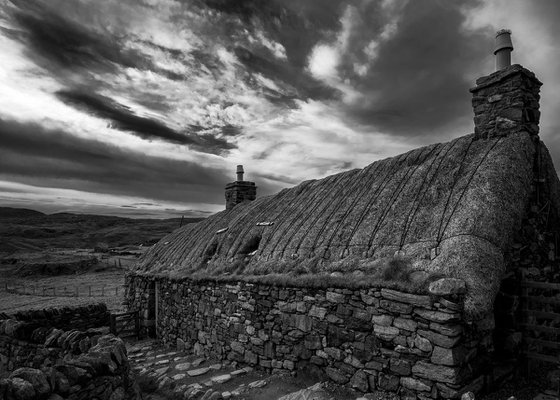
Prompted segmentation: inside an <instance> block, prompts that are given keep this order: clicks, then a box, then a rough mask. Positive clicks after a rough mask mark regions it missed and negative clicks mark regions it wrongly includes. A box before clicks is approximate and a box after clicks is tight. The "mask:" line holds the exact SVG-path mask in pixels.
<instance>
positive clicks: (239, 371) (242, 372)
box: [230, 369, 247, 376]
mask: <svg viewBox="0 0 560 400" xmlns="http://www.w3.org/2000/svg"><path fill="white" fill-rule="evenodd" d="M246 373H247V371H245V370H244V369H238V370H235V371H233V372H231V374H230V375H231V376H238V375H244V374H246Z"/></svg>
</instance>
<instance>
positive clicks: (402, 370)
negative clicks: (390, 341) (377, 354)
mask: <svg viewBox="0 0 560 400" xmlns="http://www.w3.org/2000/svg"><path fill="white" fill-rule="evenodd" d="M389 369H390V370H391V372H393V373H395V374H397V375H402V376H407V375H410V371H411V365H410V362H409V361H406V360H400V359H398V358H393V359H391V361H390V362H389Z"/></svg>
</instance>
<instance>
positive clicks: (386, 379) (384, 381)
mask: <svg viewBox="0 0 560 400" xmlns="http://www.w3.org/2000/svg"><path fill="white" fill-rule="evenodd" d="M399 383H400V380H399V377H398V376H393V375H387V374H384V373H383V372H380V373H379V377H378V381H377V386H378V387H379V389H382V390H387V391H390V392H396V391H397V389H398V388H399Z"/></svg>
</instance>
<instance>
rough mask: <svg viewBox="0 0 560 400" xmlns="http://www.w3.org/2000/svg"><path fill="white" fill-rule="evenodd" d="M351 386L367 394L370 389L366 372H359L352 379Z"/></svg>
mask: <svg viewBox="0 0 560 400" xmlns="http://www.w3.org/2000/svg"><path fill="white" fill-rule="evenodd" d="M350 386H351V387H352V388H354V389H357V390H359V391H360V392H364V393H365V392H367V391H368V388H369V384H368V378H367V375H366V373H365V372H364V371H362V370H358V371H356V373H355V374H354V375H353V376H352V378H351V379H350Z"/></svg>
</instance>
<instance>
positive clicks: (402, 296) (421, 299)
mask: <svg viewBox="0 0 560 400" xmlns="http://www.w3.org/2000/svg"><path fill="white" fill-rule="evenodd" d="M381 296H382V297H383V298H385V299H387V300H393V301H399V302H401V303H407V304H411V305H413V306H417V307H431V306H432V300H431V299H430V296H422V295H418V294H412V293H404V292H399V291H397V290H392V289H381Z"/></svg>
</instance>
